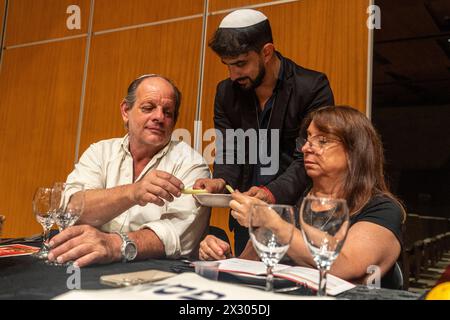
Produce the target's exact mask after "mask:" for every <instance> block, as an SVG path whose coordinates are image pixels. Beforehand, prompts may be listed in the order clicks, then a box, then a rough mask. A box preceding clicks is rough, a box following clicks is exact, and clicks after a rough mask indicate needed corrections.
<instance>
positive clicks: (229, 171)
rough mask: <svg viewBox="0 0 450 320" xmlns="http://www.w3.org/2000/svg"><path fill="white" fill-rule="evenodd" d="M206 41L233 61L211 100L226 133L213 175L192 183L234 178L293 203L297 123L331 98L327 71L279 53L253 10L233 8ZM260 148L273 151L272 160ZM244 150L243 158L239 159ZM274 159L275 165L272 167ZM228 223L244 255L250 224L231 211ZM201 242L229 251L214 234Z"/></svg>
mask: <svg viewBox="0 0 450 320" xmlns="http://www.w3.org/2000/svg"><path fill="white" fill-rule="evenodd" d="M209 46H210V47H211V49H212V50H213V51H214V52H215V53H216V54H217V55H218V56H219V57H220V59H221V61H222V63H223V64H224V65H226V66H227V67H228V71H229V75H230V77H229V78H228V79H226V80H223V81H221V82H220V83H219V84H218V86H217V92H216V97H215V102H214V126H215V129H216V130H218V131H220V133H218V136H221V137H222V138H223V139H217V140H216V141H219V142H220V141H221V142H222V143H218V144H217V146H216V159H215V163H214V173H213V179H199V180H197V181H196V183H195V184H194V188H200V189H207V190H208V191H209V192H212V193H222V192H224V190H225V186H226V184H229V185H231V186H232V187H233V188H237V189H239V190H240V191H246V192H245V194H247V195H250V196H253V197H257V198H259V199H261V200H264V201H266V202H268V203H279V204H294V203H295V201H296V200H297V199H299V197H300V195H301V194H302V193H303V191H304V190H305V188H306V184H307V178H306V174H305V170H304V167H303V157H302V155H301V154H300V153H298V152H296V151H295V139H296V138H297V136H298V134H299V129H300V124H301V122H302V120H303V119H304V118H305V116H306V115H307V114H308V113H309V112H311V111H312V110H315V109H317V108H319V107H322V106H327V105H333V104H334V99H333V93H332V91H331V88H330V85H329V82H328V79H327V77H326V75H325V74H323V73H319V72H316V71H313V70H308V69H305V68H302V67H300V66H298V65H297V64H295V63H294V62H293V61H291V60H289V59H287V58H285V57H283V56H282V55H281V54H280V53H279V52H277V51H276V50H275V46H274V44H273V39H272V30H271V27H270V23H269V20H268V19H267V17H266V16H265V15H264V14H262V13H261V12H259V11H256V10H251V9H242V10H236V11H233V12H232V13H230V14H228V15H227V16H226V17H225V18H224V19H223V20H222V22H221V23H220V26H219V28H218V29H217V30H216V32H215V34H214V36H213V38H212V39H211V41H210V42H209ZM239 129H241V130H243V131H244V133H245V136H246V137H247V138H248V137H250V136H252V134H251V132H256V136H257V137H258V142H257V146H258V147H257V152H256V155H255V154H251V153H252V152H251V151H252V150H253V151H254V150H255V145H254V144H252V142H251V141H250V142H249V141H248V140H246V142H245V143H244V145H238V144H239V141H241V144H242V140H239V139H237V140H238V142H236V141H235V138H236V136H238V135H239ZM236 130H238V131H236ZM241 132H242V131H241ZM230 141H231V142H232V143H229V142H230ZM225 142H226V143H225ZM242 150H245V152H242ZM249 151H250V152H249ZM274 151H275V152H274ZM261 155H268V158H269V163H268V162H267V161H266V160H267V159H266V157H262V156H261ZM240 157H244V158H245V161H244V162H245V163H241V162H242V161H238V159H239V158H240ZM241 159H242V158H241ZM252 159H256V161H254V160H253V161H252ZM230 160H232V161H230ZM274 165H275V170H267V169H269V168H270V169H272V168H273V167H274ZM265 169H266V170H265ZM230 230H232V231H234V233H235V254H236V255H239V254H240V253H241V252H242V250H243V249H244V247H245V245H246V243H247V240H248V231H247V229H246V228H244V227H242V226H240V225H239V224H238V223H237V222H236V220H235V219H234V218H233V217H232V216H231V215H230ZM204 241H208V242H209V243H208V245H209V246H210V247H211V246H214V245H217V246H220V247H222V249H223V250H222V251H223V252H224V256H225V254H227V251H228V250H229V246H228V248H227V246H226V245H225V243H223V241H221V240H219V239H217V238H215V237H213V236H208V237H207V238H206V239H205V240H204ZM216 252H217V250H216ZM224 256H223V257H224ZM223 257H221V258H223Z"/></svg>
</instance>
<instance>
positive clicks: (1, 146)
mask: <svg viewBox="0 0 450 320" xmlns="http://www.w3.org/2000/svg"><path fill="white" fill-rule="evenodd" d="M5 4H7V8H8V10H7V12H6V14H4V13H5V12H4V8H5ZM69 5H78V6H79V7H80V10H81V28H80V29H79V30H68V29H67V27H66V20H67V18H68V17H69V14H67V13H66V10H67V7H68V6H69ZM368 5H369V0H298V1H271V2H269V1H264V0H209V1H205V0H189V1H187V0H173V1H158V0H127V1H122V0H0V10H1V11H0V19H1V22H2V23H1V26H3V21H5V19H6V30H5V31H6V32H5V41H4V47H3V48H2V64H1V65H0V121H1V122H0V123H2V126H0V150H1V152H0V214H4V215H6V217H7V220H6V225H5V228H4V234H3V236H5V237H16V236H26V235H30V234H35V233H38V232H40V231H41V227H40V226H39V225H38V224H37V222H36V220H35V218H34V217H33V214H32V212H31V199H32V196H33V192H34V190H35V189H36V188H37V187H38V186H41V185H51V184H52V183H53V182H54V181H57V180H64V179H65V177H66V176H67V174H68V173H70V171H71V170H72V168H73V164H74V162H75V161H76V160H77V159H78V157H79V156H80V155H81V153H82V152H83V151H84V150H85V149H86V148H87V147H88V146H89V145H90V144H91V143H93V142H95V141H98V140H101V139H108V138H111V137H119V136H122V135H123V134H124V133H125V131H124V128H123V123H122V120H121V117H120V112H119V104H120V102H121V100H122V98H123V96H124V95H125V93H126V88H127V85H128V84H129V83H130V82H131V81H132V80H133V79H134V78H135V77H137V76H139V75H141V74H145V73H161V74H163V75H166V76H167V77H169V78H171V79H173V80H174V82H175V83H176V84H177V86H178V87H179V88H180V90H181V91H182V93H183V103H182V107H181V114H180V118H179V120H178V123H177V127H178V128H186V129H188V130H189V131H190V132H191V136H192V137H194V132H193V131H194V120H201V121H202V130H203V132H204V131H206V130H207V129H209V128H212V127H213V121H212V115H213V101H214V93H215V87H216V85H217V83H218V81H220V80H222V79H224V78H226V77H227V70H226V68H225V66H223V65H222V63H221V62H220V60H219V59H218V58H217V57H216V56H215V54H214V53H213V52H212V51H211V50H210V49H209V48H208V47H206V48H204V49H205V51H204V53H205V61H204V64H203V65H201V59H200V57H201V53H202V49H203V48H202V45H203V42H202V31H203V29H202V28H203V22H204V21H203V19H204V15H203V13H204V11H205V6H207V8H208V11H207V12H208V14H207V16H206V19H207V21H206V22H207V23H206V26H207V29H206V30H205V31H206V32H205V34H206V40H207V41H208V40H209V39H210V37H211V35H212V33H213V32H214V30H215V29H216V28H217V26H218V24H219V23H220V20H221V19H222V18H223V17H224V15H226V14H227V13H228V11H230V10H232V9H236V8H239V7H248V6H250V7H253V8H255V9H258V10H261V11H262V12H264V13H265V14H266V15H267V16H268V17H269V19H270V21H271V25H272V29H273V33H274V40H275V46H276V48H277V49H278V50H279V51H280V52H281V53H282V54H283V55H285V56H286V57H289V58H290V59H292V60H294V61H296V62H297V63H298V64H300V65H302V66H304V67H307V68H311V69H315V70H318V71H322V72H325V73H326V74H327V75H328V77H329V79H330V82H331V86H332V88H333V91H334V94H335V98H336V103H337V104H349V105H352V106H354V107H356V108H358V109H359V110H361V111H364V110H366V107H367V106H366V96H367V92H366V87H367V78H368V77H367V68H368V29H367V27H366V20H367V13H366V10H367V7H368ZM91 6H92V7H91ZM91 10H94V11H93V12H92V13H93V14H92V15H90V13H91ZM90 16H92V19H93V20H92V21H91V22H92V26H93V27H92V30H90V29H89V22H90V21H89V19H90ZM0 34H1V30H0ZM87 46H88V47H87ZM86 48H89V50H86ZM201 67H202V68H201ZM200 70H203V74H204V77H203V81H200V80H199V79H201V77H200ZM83 88H85V90H82V89H83ZM198 92H201V93H202V95H201V104H200V99H199V98H198ZM196 115H197V119H196ZM199 139H200V140H201V137H199ZM193 143H194V142H193V141H192V145H193ZM209 143H210V141H203V143H202V144H203V148H205V147H206V146H207V145H208V144H209ZM211 224H213V225H216V226H219V227H221V228H223V229H225V230H226V231H227V232H228V212H227V210H213V214H212V217H211ZM229 236H230V239H231V238H232V235H231V234H230V233H229Z"/></svg>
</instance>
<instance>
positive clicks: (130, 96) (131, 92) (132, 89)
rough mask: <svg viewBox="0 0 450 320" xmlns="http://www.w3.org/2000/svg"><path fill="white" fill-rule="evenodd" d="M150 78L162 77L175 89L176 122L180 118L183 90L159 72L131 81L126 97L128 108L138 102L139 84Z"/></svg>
mask: <svg viewBox="0 0 450 320" xmlns="http://www.w3.org/2000/svg"><path fill="white" fill-rule="evenodd" d="M148 78H161V79H164V80H166V81H167V82H168V83H169V84H170V85H171V86H172V89H173V96H174V100H175V111H174V120H175V122H176V121H177V119H178V114H179V110H180V105H181V92H180V90H178V88H177V87H176V86H175V84H174V83H173V81H172V80H170V79H168V78H166V77H164V76H161V75H159V74H155V73H152V74H144V75H142V76H140V77H138V78H136V79H134V80H133V82H131V83H130V85H129V86H128V90H127V95H126V97H125V98H124V100H125V103H126V104H127V109H128V110H129V109H131V108H132V107H133V106H134V103H135V102H136V90H137V88H138V87H139V85H140V84H141V82H142V81H144V80H145V79H148Z"/></svg>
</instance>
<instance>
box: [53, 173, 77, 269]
mask: <svg viewBox="0 0 450 320" xmlns="http://www.w3.org/2000/svg"><path fill="white" fill-rule="evenodd" d="M84 202H85V191H84V185H83V184H81V183H65V182H56V183H55V184H54V185H53V191H52V207H53V208H55V209H54V211H53V219H54V221H55V223H56V225H57V226H58V229H59V232H62V231H63V230H65V229H67V228H69V227H71V226H73V225H74V224H75V223H76V222H77V220H78V219H79V218H80V216H81V215H82V214H83V210H84ZM67 264H70V262H68V263H67ZM54 265H62V264H59V263H56V262H55V263H54ZM64 265H65V264H64Z"/></svg>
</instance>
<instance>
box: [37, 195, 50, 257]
mask: <svg viewBox="0 0 450 320" xmlns="http://www.w3.org/2000/svg"><path fill="white" fill-rule="evenodd" d="M51 196H52V188H46V187H39V188H37V189H36V192H35V193H34V196H33V213H34V215H35V217H36V220H37V222H39V224H40V225H41V226H42V228H43V229H44V232H43V234H42V245H41V249H40V250H39V251H38V252H36V253H34V254H33V256H34V257H36V258H38V259H43V260H45V259H47V256H48V252H49V248H48V240H49V237H50V229H51V228H52V226H53V223H54V222H53V215H52V207H51Z"/></svg>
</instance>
